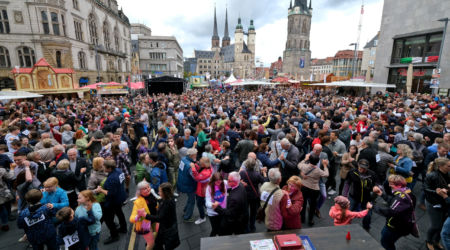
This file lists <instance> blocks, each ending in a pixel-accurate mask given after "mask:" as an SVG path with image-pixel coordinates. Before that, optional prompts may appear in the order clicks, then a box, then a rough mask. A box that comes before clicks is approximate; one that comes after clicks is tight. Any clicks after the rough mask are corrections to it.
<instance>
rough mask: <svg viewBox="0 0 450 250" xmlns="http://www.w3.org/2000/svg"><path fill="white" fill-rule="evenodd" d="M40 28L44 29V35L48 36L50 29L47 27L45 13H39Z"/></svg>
mask: <svg viewBox="0 0 450 250" xmlns="http://www.w3.org/2000/svg"><path fill="white" fill-rule="evenodd" d="M41 18H42V27H43V29H44V34H50V28H49V26H48V16H47V12H46V11H41Z"/></svg>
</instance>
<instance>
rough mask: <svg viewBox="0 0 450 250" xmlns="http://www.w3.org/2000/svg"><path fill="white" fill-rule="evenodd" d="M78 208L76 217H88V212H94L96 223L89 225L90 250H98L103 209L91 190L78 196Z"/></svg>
mask: <svg viewBox="0 0 450 250" xmlns="http://www.w3.org/2000/svg"><path fill="white" fill-rule="evenodd" d="M77 201H78V207H77V209H76V210H75V217H77V218H83V217H88V211H92V213H93V215H94V218H95V221H94V223H93V224H91V225H88V230H89V236H90V237H89V242H88V246H89V250H98V246H97V244H98V241H99V240H100V232H101V227H102V224H101V218H102V214H103V212H102V208H101V206H100V204H99V203H98V202H97V200H96V198H95V197H94V193H93V192H92V191H91V190H84V191H81V192H80V193H79V194H78V200H77Z"/></svg>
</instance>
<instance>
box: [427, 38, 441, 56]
mask: <svg viewBox="0 0 450 250" xmlns="http://www.w3.org/2000/svg"><path fill="white" fill-rule="evenodd" d="M441 42H442V34H435V35H431V36H430V37H429V40H428V44H427V45H426V46H425V56H439V51H440V50H441Z"/></svg>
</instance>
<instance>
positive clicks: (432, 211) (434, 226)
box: [425, 201, 446, 244]
mask: <svg viewBox="0 0 450 250" xmlns="http://www.w3.org/2000/svg"><path fill="white" fill-rule="evenodd" d="M425 204H426V205H427V214H428V217H429V218H430V227H429V228H428V231H427V241H428V242H429V243H431V244H434V243H438V242H439V241H440V240H441V230H442V226H443V225H444V221H445V218H446V217H445V214H446V213H445V210H444V209H442V208H434V207H433V205H432V204H431V203H429V202H428V201H426V202H425Z"/></svg>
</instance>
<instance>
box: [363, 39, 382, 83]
mask: <svg viewBox="0 0 450 250" xmlns="http://www.w3.org/2000/svg"><path fill="white" fill-rule="evenodd" d="M378 36H379V33H378V34H377V35H376V36H375V37H373V38H372V40H370V41H369V42H368V43H367V44H366V46H364V52H363V57H362V63H361V74H362V75H365V76H370V78H371V77H372V76H373V73H374V71H375V60H376V59H377V46H378Z"/></svg>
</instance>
